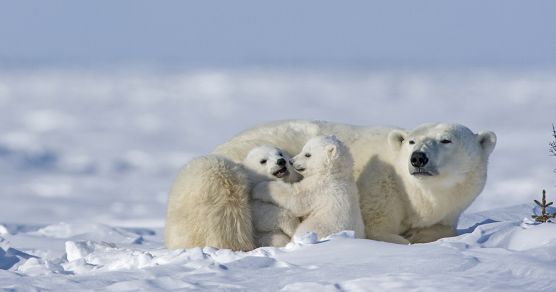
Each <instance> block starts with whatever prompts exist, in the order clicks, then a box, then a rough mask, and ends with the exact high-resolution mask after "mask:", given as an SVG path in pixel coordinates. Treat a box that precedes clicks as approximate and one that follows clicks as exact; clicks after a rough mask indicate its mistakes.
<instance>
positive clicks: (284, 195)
mask: <svg viewBox="0 0 556 292" xmlns="http://www.w3.org/2000/svg"><path fill="white" fill-rule="evenodd" d="M252 196H253V199H256V200H261V201H264V202H268V203H273V204H275V205H278V206H280V207H282V208H285V209H288V210H290V211H291V212H292V213H293V214H294V215H295V216H296V217H303V216H305V215H307V214H308V213H309V210H308V204H307V198H305V196H303V194H300V193H299V191H298V189H297V188H296V187H294V185H292V184H288V183H284V182H281V181H265V182H261V183H259V184H257V185H256V186H255V188H254V189H253V192H252Z"/></svg>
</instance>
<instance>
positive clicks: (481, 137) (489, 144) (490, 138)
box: [477, 131, 496, 155]
mask: <svg viewBox="0 0 556 292" xmlns="http://www.w3.org/2000/svg"><path fill="white" fill-rule="evenodd" d="M477 141H478V142H479V145H481V148H482V149H483V152H484V153H485V154H486V155H490V153H492V150H494V146H496V134H494V132H491V131H485V132H479V134H477Z"/></svg>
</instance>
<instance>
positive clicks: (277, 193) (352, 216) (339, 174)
mask: <svg viewBox="0 0 556 292" xmlns="http://www.w3.org/2000/svg"><path fill="white" fill-rule="evenodd" d="M292 161H293V166H294V168H295V169H296V170H297V171H299V172H300V173H301V174H302V175H303V180H302V181H300V182H298V183H294V184H288V183H284V182H281V181H267V182H262V183H259V184H258V185H256V186H255V188H254V189H253V198H255V199H259V200H262V201H265V202H270V203H274V204H277V205H278V206H281V207H283V208H286V209H288V210H290V211H291V212H292V213H293V214H294V215H295V216H297V217H302V218H304V219H303V220H302V222H301V224H299V226H298V227H297V229H296V231H295V235H302V234H304V233H306V232H311V231H312V232H316V233H317V235H318V237H319V238H323V237H326V236H328V235H330V234H332V233H335V232H339V231H342V230H353V231H355V236H356V237H357V238H364V237H365V231H364V226H363V219H362V217H361V210H360V208H359V193H358V191H357V186H356V184H355V181H354V178H353V158H352V156H351V153H350V152H349V149H348V148H347V146H346V145H345V144H344V143H342V142H341V141H340V140H338V139H337V138H336V137H335V136H317V137H314V138H312V139H310V140H309V141H308V142H307V143H306V144H305V146H303V150H302V151H301V153H299V154H298V155H297V156H295V157H294V158H293V159H292Z"/></svg>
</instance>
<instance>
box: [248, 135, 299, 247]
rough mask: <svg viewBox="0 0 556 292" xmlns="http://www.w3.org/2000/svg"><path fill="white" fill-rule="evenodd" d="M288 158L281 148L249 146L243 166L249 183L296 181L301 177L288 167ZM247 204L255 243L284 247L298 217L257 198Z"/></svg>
mask: <svg viewBox="0 0 556 292" xmlns="http://www.w3.org/2000/svg"><path fill="white" fill-rule="evenodd" d="M289 160H290V157H288V156H287V155H286V154H285V153H284V152H283V151H282V150H281V149H278V148H276V147H274V146H270V145H263V146H258V147H255V148H253V149H251V151H249V153H248V154H247V156H246V157H245V159H244V160H243V165H244V167H245V168H246V169H247V171H248V172H249V180H250V181H251V184H252V185H255V184H257V183H260V182H262V181H272V180H273V181H276V180H280V181H283V182H286V183H292V182H297V181H300V180H301V178H302V176H301V175H300V174H299V173H298V172H296V171H295V170H294V169H293V168H292V166H291V164H290V162H289ZM250 206H251V215H252V220H253V227H254V228H255V243H256V245H257V246H277V247H278V246H285V245H286V244H287V243H288V242H289V241H290V238H291V237H292V236H293V234H294V232H295V229H296V228H297V226H298V225H299V219H298V218H297V217H295V216H294V215H293V214H292V213H291V212H290V211H288V210H286V209H284V208H280V207H278V206H276V205H273V204H270V203H265V202H263V201H260V200H251V202H250Z"/></svg>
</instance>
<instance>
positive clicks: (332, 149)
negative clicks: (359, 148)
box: [326, 144, 338, 157]
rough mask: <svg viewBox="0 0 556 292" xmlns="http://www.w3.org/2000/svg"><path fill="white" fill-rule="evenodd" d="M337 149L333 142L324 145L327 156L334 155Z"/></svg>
mask: <svg viewBox="0 0 556 292" xmlns="http://www.w3.org/2000/svg"><path fill="white" fill-rule="evenodd" d="M337 151H338V149H337V147H336V145H334V144H329V145H326V154H328V157H332V156H334V155H335V154H336V152H337Z"/></svg>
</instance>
